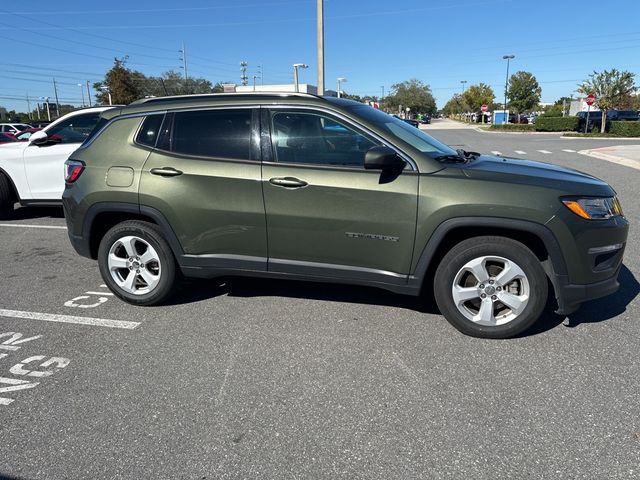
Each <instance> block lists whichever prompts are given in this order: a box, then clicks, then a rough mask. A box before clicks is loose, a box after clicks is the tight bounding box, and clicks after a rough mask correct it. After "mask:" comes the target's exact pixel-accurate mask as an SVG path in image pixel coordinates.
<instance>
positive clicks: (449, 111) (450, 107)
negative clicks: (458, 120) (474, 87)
mask: <svg viewBox="0 0 640 480" xmlns="http://www.w3.org/2000/svg"><path fill="white" fill-rule="evenodd" d="M469 110H470V107H469V105H468V104H467V103H466V102H465V100H464V97H463V96H462V95H460V94H458V93H455V94H454V95H453V97H451V99H450V100H449V101H448V102H447V103H446V104H445V106H444V107H443V108H442V113H444V114H445V115H457V114H459V113H464V112H468V111H469Z"/></svg>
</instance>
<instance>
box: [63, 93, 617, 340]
mask: <svg viewBox="0 0 640 480" xmlns="http://www.w3.org/2000/svg"><path fill="white" fill-rule="evenodd" d="M63 204H64V209H65V216H66V219H67V225H68V229H69V237H70V239H71V243H72V244H73V246H74V248H75V249H76V251H77V252H78V253H79V254H81V255H84V256H86V257H90V258H93V259H97V260H98V264H99V267H100V272H101V274H102V277H103V278H104V281H105V282H106V284H107V285H108V287H109V288H110V289H111V290H112V291H113V293H114V294H116V295H117V296H118V297H120V298H122V299H123V300H125V301H127V302H130V303H132V304H135V305H155V304H158V303H161V302H163V301H165V300H166V299H167V298H168V297H169V296H170V295H171V293H172V292H173V291H174V289H175V286H176V283H177V281H178V280H179V278H180V277H181V276H187V277H216V276H227V275H249V276H259V277H270V278H284V279H292V280H312V281H320V282H341V283H348V284H358V285H369V286H374V287H379V288H383V289H387V290H391V291H393V292H397V293H403V294H408V295H420V293H421V291H424V290H427V289H433V294H434V296H435V299H436V302H437V304H438V307H439V309H440V310H441V312H442V313H443V314H444V316H445V317H446V318H447V320H448V321H449V322H451V323H452V324H453V325H454V326H455V327H456V328H457V329H459V330H460V331H462V332H464V333H466V334H469V335H474V336H479V337H491V338H505V337H509V336H513V335H516V334H518V333H520V332H522V331H523V330H525V329H527V328H528V327H529V326H530V325H531V324H532V323H533V322H535V321H536V319H537V318H538V317H539V316H540V315H541V313H542V311H543V308H544V307H545V304H546V302H547V297H548V295H549V293H551V294H552V295H554V296H555V299H556V301H557V306H558V310H557V311H558V313H561V314H568V313H571V312H573V311H574V310H575V309H577V308H578V306H579V305H580V304H581V303H582V302H584V301H585V300H589V299H592V298H597V297H601V296H604V295H608V294H610V293H612V292H614V291H616V289H617V288H618V282H617V276H618V272H619V270H620V267H621V264H622V255H623V251H624V247H625V242H626V238H627V232H628V223H627V220H626V219H625V218H624V217H623V215H622V210H621V207H620V204H619V203H618V200H617V198H616V194H615V192H614V190H613V189H612V188H611V187H610V186H609V185H607V184H606V183H605V182H602V181H601V180H598V179H597V178H594V177H592V176H590V175H586V174H583V173H580V172H577V171H573V170H567V169H565V168H560V167H557V166H553V165H549V164H544V163H538V162H531V161H523V160H512V159H508V158H500V157H489V156H483V155H479V154H476V153H473V152H465V151H463V150H454V149H452V148H450V147H448V146H446V145H444V144H442V143H440V142H438V141H437V140H435V139H433V138H432V137H430V136H429V135H426V134H424V133H423V132H421V131H420V130H418V129H416V128H414V127H412V126H410V125H408V124H406V123H405V122H403V121H402V120H399V119H397V118H394V117H393V116H391V115H387V114H386V113H383V112H381V111H379V110H375V109H373V108H371V107H369V106H367V105H364V104H360V103H356V102H353V101H349V100H344V99H336V98H323V97H317V96H312V95H306V94H244V95H241V94H219V95H191V96H184V97H166V98H151V99H145V100H140V101H137V102H134V103H133V104H131V105H128V106H126V107H122V108H114V109H112V110H107V111H105V112H104V113H103V114H102V117H101V120H100V122H99V124H98V127H97V128H96V130H94V132H93V133H92V135H91V136H90V138H89V139H87V141H85V143H84V144H83V145H82V146H81V147H80V148H79V149H78V150H76V151H75V152H74V153H73V154H72V155H71V157H70V159H69V160H68V161H67V163H66V189H65V192H64V196H63Z"/></svg>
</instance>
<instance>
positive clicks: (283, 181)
mask: <svg viewBox="0 0 640 480" xmlns="http://www.w3.org/2000/svg"><path fill="white" fill-rule="evenodd" d="M269 183H270V184H272V185H276V186H278V187H284V188H301V187H306V186H307V185H308V183H307V182H305V181H304V180H300V179H298V178H295V177H284V178H272V179H271V180H269Z"/></svg>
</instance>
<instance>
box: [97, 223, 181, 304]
mask: <svg viewBox="0 0 640 480" xmlns="http://www.w3.org/2000/svg"><path fill="white" fill-rule="evenodd" d="M98 265H99V267H100V273H101V274H102V278H103V279H104V281H105V283H106V284H107V286H108V287H109V289H110V290H111V291H112V292H113V293H114V294H116V295H117V296H118V297H120V298H122V299H123V300H125V301H126V302H128V303H132V304H134V305H157V304H159V303H162V302H163V301H165V300H166V299H168V298H169V297H170V296H171V294H173V292H174V289H175V283H176V277H177V272H176V262H175V258H174V256H173V253H172V251H171V248H170V247H169V245H168V243H167V242H166V241H165V239H164V238H163V236H162V233H161V231H160V230H159V228H158V227H157V226H156V225H154V224H152V223H148V222H142V221H138V220H129V221H126V222H122V223H119V224H118V225H116V226H115V227H113V228H112V229H111V230H109V231H108V232H107V233H106V234H105V236H104V237H103V238H102V241H101V242H100V247H99V249H98Z"/></svg>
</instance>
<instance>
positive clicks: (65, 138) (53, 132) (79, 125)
mask: <svg viewBox="0 0 640 480" xmlns="http://www.w3.org/2000/svg"><path fill="white" fill-rule="evenodd" d="M99 119H100V112H93V113H86V114H80V115H74V116H73V117H71V118H68V119H66V120H63V121H62V122H60V123H58V124H57V125H54V126H53V127H52V128H49V129H47V135H48V137H49V140H50V141H51V142H54V143H82V142H84V141H85V140H86V139H87V137H88V136H89V135H90V134H91V132H92V131H93V129H94V128H95V126H96V125H97V124H98V120H99Z"/></svg>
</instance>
